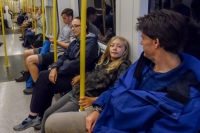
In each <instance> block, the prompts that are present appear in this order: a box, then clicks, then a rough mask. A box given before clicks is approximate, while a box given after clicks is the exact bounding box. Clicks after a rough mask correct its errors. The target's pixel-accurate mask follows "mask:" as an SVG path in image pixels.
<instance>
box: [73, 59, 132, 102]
mask: <svg viewBox="0 0 200 133" xmlns="http://www.w3.org/2000/svg"><path fill="white" fill-rule="evenodd" d="M110 63H111V62H109V63H108V64H106V65H100V66H97V67H96V68H95V69H94V70H93V71H92V72H88V73H87V75H86V81H85V95H86V96H89V97H98V96H99V95H100V94H101V93H103V92H104V91H106V90H107V89H108V88H109V87H110V86H113V84H114V83H115V82H116V80H117V79H118V78H119V76H120V75H122V74H123V73H124V72H125V71H126V70H127V69H128V68H129V66H130V65H131V62H130V61H128V60H124V61H123V62H122V63H121V64H120V65H119V66H118V68H116V69H114V70H111V71H110V72H107V70H106V69H107V68H108V66H109V64H110ZM72 95H73V97H75V98H76V99H77V100H79V97H80V83H77V84H75V85H74V86H73V89H72Z"/></svg>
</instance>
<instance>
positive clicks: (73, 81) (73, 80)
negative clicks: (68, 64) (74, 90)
mask: <svg viewBox="0 0 200 133" xmlns="http://www.w3.org/2000/svg"><path fill="white" fill-rule="evenodd" d="M79 81H80V75H78V76H75V77H74V78H73V79H72V82H71V84H72V86H73V85H74V84H76V83H78V82H79Z"/></svg>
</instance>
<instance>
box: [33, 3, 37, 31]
mask: <svg viewBox="0 0 200 133" xmlns="http://www.w3.org/2000/svg"><path fill="white" fill-rule="evenodd" d="M32 3H33V8H34V16H35V19H36V10H35V8H36V0H33V2H32ZM34 29H35V35H36V34H37V30H36V29H37V25H36V20H35V21H34Z"/></svg>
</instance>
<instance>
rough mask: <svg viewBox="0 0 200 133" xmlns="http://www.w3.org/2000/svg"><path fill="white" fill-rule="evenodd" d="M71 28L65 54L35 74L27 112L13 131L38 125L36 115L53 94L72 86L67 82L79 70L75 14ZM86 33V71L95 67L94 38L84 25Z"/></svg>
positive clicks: (77, 23) (37, 115)
mask: <svg viewBox="0 0 200 133" xmlns="http://www.w3.org/2000/svg"><path fill="white" fill-rule="evenodd" d="M87 27H88V23H87ZM71 28H72V31H73V34H74V36H75V37H74V38H73V39H72V42H71V43H70V44H69V47H68V49H67V50H66V51H65V53H64V54H63V55H62V56H61V57H60V58H59V60H58V61H57V62H55V63H53V64H52V65H51V68H50V70H46V71H42V72H41V73H40V74H39V77H38V79H37V81H36V83H35V86H34V92H33V95H32V99H31V105H30V114H29V116H28V117H27V118H26V119H25V120H24V121H23V122H22V123H21V124H19V125H17V126H15V127H14V128H13V129H14V130H15V131H22V130H25V129H27V128H29V127H34V126H36V125H37V124H40V118H39V116H40V117H42V116H43V114H44V112H45V111H46V109H47V108H49V107H50V106H51V102H52V98H53V96H54V94H56V93H60V92H67V91H70V90H71V89H72V85H71V81H72V79H73V77H74V76H76V75H79V73H80V54H79V53H80V33H81V19H80V18H79V17H77V18H75V19H74V20H73V21H72V25H71ZM86 33H87V34H86V44H85V45H86V71H90V70H92V69H93V68H94V66H95V59H96V58H97V57H98V52H99V46H98V43H97V37H96V36H95V35H94V34H92V33H88V29H87V28H86Z"/></svg>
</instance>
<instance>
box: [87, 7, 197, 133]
mask: <svg viewBox="0 0 200 133" xmlns="http://www.w3.org/2000/svg"><path fill="white" fill-rule="evenodd" d="M187 24H188V20H187V19H186V18H185V17H184V16H182V15H181V14H178V13H176V12H174V11H169V10H160V11H156V12H153V13H151V14H148V15H145V16H143V17H139V18H138V23H137V24H136V28H137V30H138V31H141V37H142V40H141V42H140V43H141V45H142V47H143V50H144V52H143V53H142V55H141V56H140V58H139V60H138V61H136V62H135V63H134V64H133V65H132V66H131V67H130V68H129V69H128V70H127V72H125V73H124V74H123V75H122V76H121V77H120V78H119V80H118V82H117V83H116V84H115V85H114V86H113V87H111V88H110V89H109V90H107V91H105V92H104V93H102V94H101V95H100V96H99V98H98V99H97V100H96V101H94V102H93V108H94V111H93V112H92V113H91V114H90V115H89V116H88V117H87V118H86V132H88V133H91V132H93V133H147V132H148V133H197V132H198V130H199V129H200V92H199V90H200V86H199V85H200V84H199V83H200V82H199V80H200V69H199V66H200V62H199V60H197V59H196V58H194V57H192V56H190V55H187V54H184V53H182V52H181V51H182V49H183V46H184V44H185V42H186V39H187Z"/></svg>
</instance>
